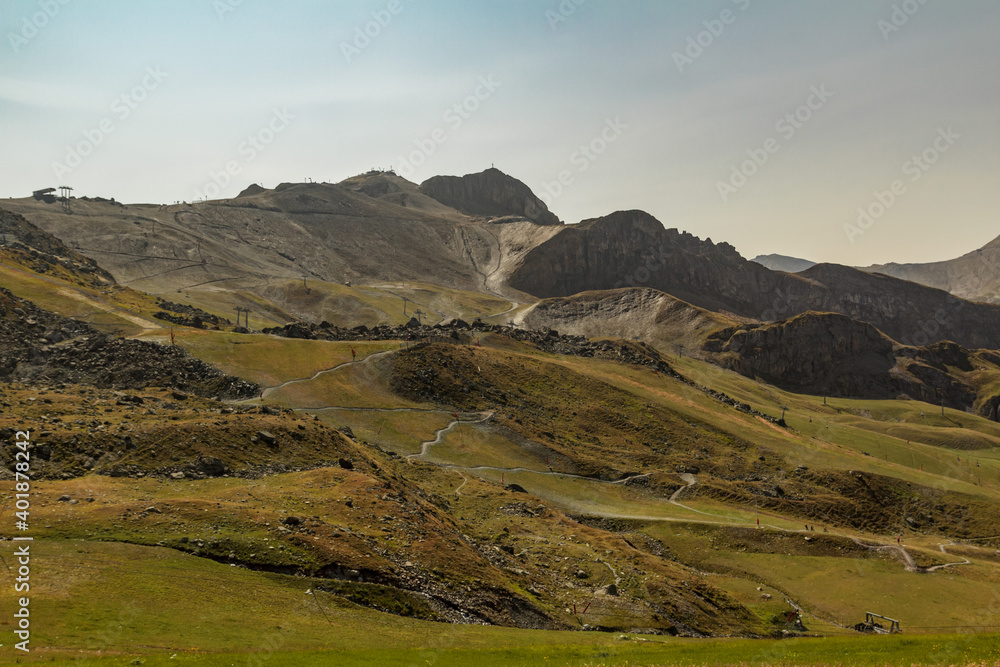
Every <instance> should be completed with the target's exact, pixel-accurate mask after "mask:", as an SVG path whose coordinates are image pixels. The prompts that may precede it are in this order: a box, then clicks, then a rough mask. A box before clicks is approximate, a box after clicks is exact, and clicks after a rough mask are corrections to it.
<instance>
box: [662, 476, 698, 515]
mask: <svg viewBox="0 0 1000 667" xmlns="http://www.w3.org/2000/svg"><path fill="white" fill-rule="evenodd" d="M677 476H678V477H680V478H681V479H683V480H684V481H685V482H687V486H682V487H681V488H679V489H677V490H676V491H674V492H673V493H672V494H670V498H669V500H668V501H667V502H671V503H673V504H674V505H677V506H678V507H684V509H691V508H690V507H686V506H684V505H681V504H680V503H679V502H677V499H678V498H680V497H681V493H682V492H684V491H687V490H688V489H690V488H691V487H692V486H694V485H695V484H697V483H698V478H697V477H695V476H694V475H692V474H691V473H689V472H682V473H678V474H677Z"/></svg>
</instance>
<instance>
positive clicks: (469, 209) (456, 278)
mask: <svg viewBox="0 0 1000 667" xmlns="http://www.w3.org/2000/svg"><path fill="white" fill-rule="evenodd" d="M4 205H5V206H7V207H8V208H10V209H11V210H14V211H17V212H19V213H21V214H23V215H27V216H29V217H30V219H31V220H32V221H33V222H34V223H35V224H37V225H39V226H40V227H42V228H43V229H45V230H46V231H48V232H50V233H53V234H55V235H56V236H59V237H61V238H64V239H66V240H67V241H69V242H71V244H73V245H79V246H80V252H81V253H84V254H86V255H88V256H90V257H92V258H94V259H96V260H98V261H100V262H101V264H102V265H103V266H105V267H106V268H107V269H108V270H109V271H110V272H111V273H112V274H113V275H114V276H115V278H116V279H117V280H118V281H119V282H121V283H123V284H126V285H128V286H130V287H134V288H137V289H141V290H144V291H148V292H151V293H154V294H160V295H165V294H167V293H168V292H177V291H185V292H186V293H187V291H189V290H198V291H199V292H200V294H201V295H202V297H205V295H206V294H208V293H210V292H214V293H215V294H216V295H218V294H219V293H221V291H222V290H231V291H232V290H242V291H243V292H246V293H248V296H247V298H248V299H250V298H251V297H250V296H249V294H253V295H255V297H262V298H264V299H267V300H270V301H272V303H273V304H274V305H276V306H277V307H278V308H277V309H276V310H275V309H272V310H271V313H272V316H271V320H272V322H274V323H281V324H284V323H285V322H286V321H287V318H288V317H289V316H290V315H291V314H292V313H294V316H295V317H300V318H309V317H310V311H309V309H308V307H307V303H309V302H314V301H316V299H315V298H304V297H308V296H309V294H308V293H307V294H304V295H300V297H303V298H300V297H295V298H293V297H292V295H291V294H290V293H289V285H290V284H291V283H292V282H293V281H299V280H301V281H303V284H302V287H303V288H304V289H308V284H307V283H308V281H309V280H313V281H318V282H321V283H327V284H333V285H345V284H348V283H351V284H353V283H358V284H367V285H385V284H388V283H392V284H397V285H398V284H403V283H405V284H409V285H412V284H431V285H437V286H440V287H442V288H447V289H458V290H466V291H475V292H481V293H485V294H489V295H492V296H494V297H501V298H507V299H510V300H512V301H515V302H522V303H531V302H533V301H535V300H537V299H539V298H548V297H556V296H570V295H574V294H578V293H581V292H587V291H601V290H608V289H614V288H619V287H623V286H640V287H649V288H653V289H656V290H658V291H660V292H664V293H666V294H669V295H671V296H672V297H674V298H675V299H679V300H681V301H683V302H686V303H689V304H691V305H694V306H697V307H699V308H702V309H704V310H706V311H712V312H715V313H722V314H724V315H726V316H733V317H737V318H742V319H744V320H762V321H775V320H781V319H785V318H788V317H791V316H794V315H796V314H799V313H804V312H807V311H817V312H834V313H840V314H842V315H846V316H848V317H850V318H853V319H856V320H860V321H862V322H867V323H869V324H871V325H873V326H875V327H876V328H877V329H879V330H880V331H882V332H883V333H885V334H886V335H887V336H889V337H890V338H892V339H894V340H895V341H897V342H899V343H901V344H906V345H911V344H912V345H917V346H920V345H925V344H928V343H930V342H933V341H936V340H953V341H955V342H956V343H959V344H960V345H962V346H964V347H966V348H968V349H978V348H990V349H998V348H1000V305H990V304H983V303H976V302H969V301H965V300H963V299H961V298H958V297H956V296H953V295H951V294H948V293H947V292H945V291H942V290H938V289H933V288H929V287H926V286H923V285H919V284H917V283H913V282H908V281H905V280H900V279H896V278H892V277H889V276H885V275H881V274H872V273H867V272H864V271H859V270H857V269H852V268H849V267H844V266H839V265H832V264H819V265H814V266H812V267H810V268H809V269H806V270H805V271H803V272H800V273H795V274H791V273H786V272H781V271H771V270H769V269H767V268H766V267H764V266H762V265H761V264H758V263H756V262H749V261H747V260H746V259H744V258H743V257H742V256H740V254H739V253H738V252H737V251H736V250H735V248H733V247H732V246H731V245H729V244H727V243H714V242H713V241H712V240H711V239H704V240H702V239H699V238H697V237H695V236H692V235H691V234H688V233H686V232H685V233H680V232H678V231H677V230H676V229H664V228H663V225H662V224H661V223H660V222H659V221H658V220H656V218H654V217H653V216H651V215H649V214H648V213H645V212H642V211H618V212H615V213H612V214H610V215H606V216H604V217H601V218H593V219H589V220H585V221H583V222H580V223H578V224H572V225H563V224H554V223H556V222H558V220H556V219H555V218H554V216H552V214H551V213H549V212H548V211H547V210H545V209H543V208H541V206H540V202H538V201H537V198H536V197H534V195H532V194H531V191H530V190H529V189H528V188H527V186H525V185H524V184H523V183H521V182H520V181H517V180H516V179H513V178H511V177H509V176H507V175H505V174H503V173H502V172H500V171H499V170H496V169H489V170H486V171H484V172H482V173H480V174H470V175H467V176H463V177H457V176H442V177H435V178H432V179H429V180H428V181H425V182H424V183H423V184H422V185H420V186H416V185H415V184H413V183H411V182H409V181H407V180H405V179H403V178H400V177H398V176H396V175H395V174H392V173H391V172H369V173H367V174H361V175H358V176H355V177H352V178H349V179H347V180H345V181H343V182H342V183H338V184H330V183H282V184H280V185H278V186H277V187H276V188H274V189H267V190H264V189H259V188H248V189H247V190H244V191H243V192H242V193H240V196H238V197H236V198H234V199H223V200H214V201H208V202H199V203H194V204H179V205H171V206H155V205H131V206H121V205H120V204H116V203H114V202H109V201H96V200H88V201H85V200H82V199H81V200H74V204H73V212H72V213H67V212H66V211H64V210H63V209H62V207H61V206H58V205H56V204H46V203H44V202H39V201H36V200H34V199H30V198H25V199H20V200H8V201H7V202H5V203H4ZM456 207H457V208H456ZM531 217H534V218H535V219H538V220H541V221H542V222H545V223H553V224H539V223H538V222H534V221H532V220H531V219H529V218H531ZM81 223H83V224H81ZM496 223H503V224H496ZM205 298H208V297H205ZM213 298H214V297H213ZM220 305H222V304H220ZM225 309H226V310H228V311H229V313H231V312H232V309H233V304H232V302H231V300H230V302H229V303H228V304H225ZM440 312H443V311H440ZM282 313H283V314H282ZM216 314H218V315H221V314H223V313H221V312H217V313H216ZM312 317H313V318H314V319H322V318H323V317H325V316H319V314H318V313H313V315H312ZM442 317H443V316H442ZM282 318H286V319H284V320H282Z"/></svg>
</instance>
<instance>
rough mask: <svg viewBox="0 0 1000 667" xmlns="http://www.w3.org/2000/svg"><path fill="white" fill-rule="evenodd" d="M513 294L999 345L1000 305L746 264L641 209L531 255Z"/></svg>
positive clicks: (587, 225) (898, 283)
mask: <svg viewBox="0 0 1000 667" xmlns="http://www.w3.org/2000/svg"><path fill="white" fill-rule="evenodd" d="M510 284H511V286H512V287H514V288H516V289H519V290H522V291H524V292H527V293H529V294H533V295H535V296H538V297H543V298H544V297H557V296H569V295H571V294H576V293H578V292H583V291H587V290H601V289H610V288H615V287H631V286H641V287H652V288H655V289H658V290H661V291H664V292H666V293H668V294H670V295H672V296H674V297H677V298H679V299H682V300H684V301H687V302H689V303H691V304H693V305H695V306H699V307H701V308H706V309H708V310H714V311H717V312H729V313H733V314H736V315H739V316H741V317H747V318H753V319H757V320H764V321H774V320H780V319H783V318H786V317H791V316H794V315H797V314H799V313H804V312H807V311H810V310H813V311H824V312H835V313H840V314H843V315H846V316H848V317H851V318H853V319H856V320H861V321H863V322H868V323H870V324H872V325H874V326H875V327H876V328H878V329H879V330H881V331H883V332H885V333H886V334H888V335H889V336H890V337H892V338H893V339H895V340H896V341H899V342H901V343H904V344H911V345H917V346H921V345H927V344H929V343H932V342H934V341H937V340H953V341H956V342H958V343H959V344H961V345H963V346H965V347H967V348H987V349H997V348H1000V306H996V305H991V304H984V303H976V302H970V301H965V300H963V299H960V298H958V297H955V296H953V295H951V294H949V293H947V292H944V291H942V290H937V289H933V288H929V287H925V286H923V285H918V284H916V283H910V282H907V281H904V280H899V279H896V278H891V277H889V276H884V275H874V274H869V273H865V272H863V271H859V270H857V269H852V268H849V267H846V266H839V265H834V264H818V265H816V266H813V267H811V268H809V269H808V270H806V271H803V272H801V273H797V274H789V273H784V272H775V271H770V270H768V269H767V268H765V267H763V266H761V265H760V264H756V263H754V262H749V261H747V260H745V259H744V258H743V257H741V256H740V254H739V253H738V252H736V250H735V249H734V248H733V247H732V246H731V245H729V244H727V243H719V244H715V243H712V241H711V239H707V240H704V241H703V240H701V239H698V238H696V237H694V236H692V235H690V234H687V233H679V232H678V231H677V230H676V229H664V228H663V226H662V225H661V224H660V223H659V221H658V220H656V219H655V218H654V217H653V216H651V215H649V214H648V213H644V212H642V211H619V212H617V213H612V214H611V215H608V216H605V217H603V218H597V219H594V220H587V221H584V222H581V223H580V224H578V225H567V226H566V227H565V228H564V229H561V230H559V232H558V233H557V234H555V235H554V236H552V237H551V238H549V239H548V240H546V241H544V242H542V243H540V244H538V245H537V246H536V247H534V248H533V249H532V250H531V251H529V252H528V253H526V254H525V255H524V257H523V259H522V261H521V264H520V266H519V267H517V268H516V269H515V270H514V271H512V272H511V278H510Z"/></svg>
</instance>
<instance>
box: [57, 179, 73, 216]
mask: <svg viewBox="0 0 1000 667" xmlns="http://www.w3.org/2000/svg"><path fill="white" fill-rule="evenodd" d="M72 191H73V188H71V187H69V186H68V185H60V186H59V201H61V202H62V210H63V213H72V212H73V208H72V207H71V206H70V202H69V198H70V194H69V193H70V192H72Z"/></svg>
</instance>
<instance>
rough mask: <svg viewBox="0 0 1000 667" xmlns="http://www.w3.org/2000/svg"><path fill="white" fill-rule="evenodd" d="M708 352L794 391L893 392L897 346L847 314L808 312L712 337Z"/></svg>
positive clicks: (861, 394) (859, 394)
mask: <svg viewBox="0 0 1000 667" xmlns="http://www.w3.org/2000/svg"><path fill="white" fill-rule="evenodd" d="M704 349H705V351H707V352H712V353H716V354H717V355H718V356H717V358H719V359H721V360H722V362H723V365H725V366H727V367H729V368H731V369H733V370H735V371H737V372H739V373H741V374H743V375H746V376H748V377H759V378H760V379H762V380H764V381H766V382H768V383H770V384H774V385H777V386H780V387H782V388H787V389H789V390H791V391H796V392H800V393H808V394H822V395H836V396H853V397H859V398H860V397H876V396H877V397H880V398H881V397H885V396H886V394H893V393H894V387H895V383H894V382H893V380H892V378H891V376H890V371H891V370H892V368H893V367H894V366H895V365H896V360H895V357H894V355H893V342H892V341H891V340H889V338H887V337H886V336H885V335H884V334H882V332H880V331H879V330H878V329H876V328H875V327H873V326H872V325H870V324H866V323H864V322H858V321H856V320H852V319H851V318H849V317H846V316H844V315H837V314H834V313H806V314H804V315H799V316H797V317H794V318H792V319H790V320H785V321H783V322H776V323H774V324H768V325H765V326H759V327H754V326H750V325H744V327H739V328H735V329H726V330H723V331H720V332H717V333H715V334H713V335H712V336H710V338H709V340H708V342H707V343H706V344H705V348H704ZM895 393H898V391H897V392H895Z"/></svg>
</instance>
